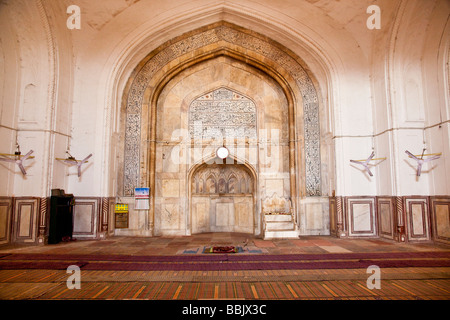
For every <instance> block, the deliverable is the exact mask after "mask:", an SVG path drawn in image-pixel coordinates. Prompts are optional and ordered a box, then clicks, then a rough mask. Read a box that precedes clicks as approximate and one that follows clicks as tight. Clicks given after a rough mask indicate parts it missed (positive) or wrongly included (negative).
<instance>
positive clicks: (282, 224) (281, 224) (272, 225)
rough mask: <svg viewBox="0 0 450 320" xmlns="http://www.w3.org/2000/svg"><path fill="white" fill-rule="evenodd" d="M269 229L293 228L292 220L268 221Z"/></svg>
mask: <svg viewBox="0 0 450 320" xmlns="http://www.w3.org/2000/svg"><path fill="white" fill-rule="evenodd" d="M266 226H267V230H293V229H294V222H292V221H266Z"/></svg>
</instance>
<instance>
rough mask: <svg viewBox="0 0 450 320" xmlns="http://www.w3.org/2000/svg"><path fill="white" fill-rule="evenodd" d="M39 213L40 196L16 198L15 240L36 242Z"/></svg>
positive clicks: (13, 234)
mask: <svg viewBox="0 0 450 320" xmlns="http://www.w3.org/2000/svg"><path fill="white" fill-rule="evenodd" d="M38 214H39V199H38V198H15V199H14V219H13V221H14V222H13V233H12V236H13V238H12V239H13V242H36V234H37V224H38Z"/></svg>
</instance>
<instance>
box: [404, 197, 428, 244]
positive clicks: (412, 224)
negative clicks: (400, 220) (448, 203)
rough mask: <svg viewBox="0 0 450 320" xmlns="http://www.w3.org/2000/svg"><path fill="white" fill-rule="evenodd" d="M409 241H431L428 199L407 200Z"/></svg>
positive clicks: (415, 198)
mask: <svg viewBox="0 0 450 320" xmlns="http://www.w3.org/2000/svg"><path fill="white" fill-rule="evenodd" d="M405 204H406V205H405V210H406V233H407V237H408V241H423V240H430V227H429V226H430V224H429V218H430V217H429V213H428V197H410V198H405Z"/></svg>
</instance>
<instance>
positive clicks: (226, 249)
mask: <svg viewBox="0 0 450 320" xmlns="http://www.w3.org/2000/svg"><path fill="white" fill-rule="evenodd" d="M243 251H244V250H243V249H242V247H235V246H212V247H205V248H204V249H203V253H238V252H243Z"/></svg>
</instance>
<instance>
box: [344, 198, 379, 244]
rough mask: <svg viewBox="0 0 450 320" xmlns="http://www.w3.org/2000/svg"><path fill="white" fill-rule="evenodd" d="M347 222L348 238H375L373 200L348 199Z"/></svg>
mask: <svg viewBox="0 0 450 320" xmlns="http://www.w3.org/2000/svg"><path fill="white" fill-rule="evenodd" d="M346 200H347V203H346V207H347V210H348V211H347V221H348V235H349V236H350V237H367V236H376V235H377V228H376V216H375V198H373V197H348V198H346Z"/></svg>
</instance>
